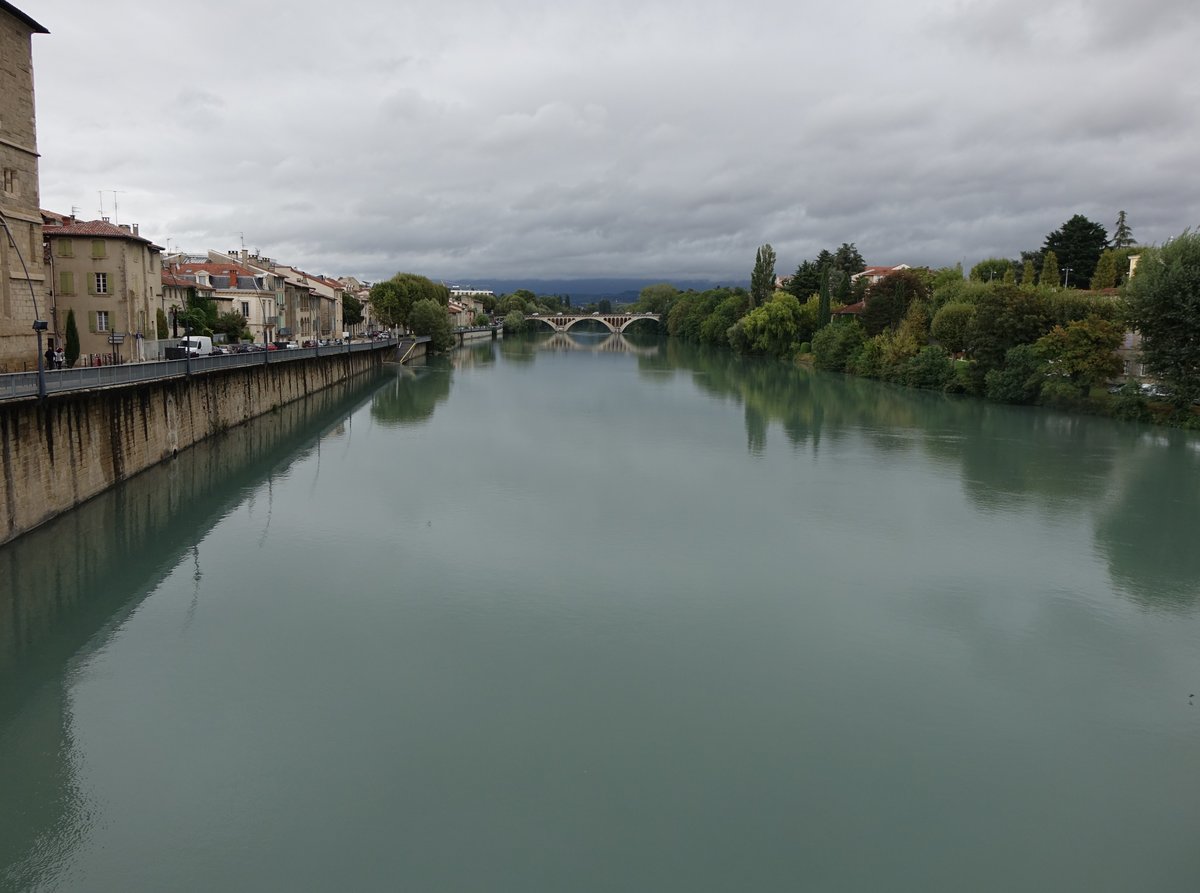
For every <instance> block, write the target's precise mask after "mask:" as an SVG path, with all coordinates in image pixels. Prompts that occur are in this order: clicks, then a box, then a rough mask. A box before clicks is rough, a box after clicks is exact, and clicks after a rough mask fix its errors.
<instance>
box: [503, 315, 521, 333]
mask: <svg viewBox="0 0 1200 893" xmlns="http://www.w3.org/2000/svg"><path fill="white" fill-rule="evenodd" d="M504 331H505V332H511V333H513V334H519V333H520V332H524V331H525V314H524V313H522V312H521V311H520V310H510V311H508V313H506V314H505V315H504Z"/></svg>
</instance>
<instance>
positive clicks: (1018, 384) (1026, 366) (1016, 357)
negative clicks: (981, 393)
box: [984, 344, 1045, 403]
mask: <svg viewBox="0 0 1200 893" xmlns="http://www.w3.org/2000/svg"><path fill="white" fill-rule="evenodd" d="M1042 368H1043V366H1042V360H1041V358H1040V357H1039V356H1038V354H1037V351H1036V350H1034V347H1033V345H1032V344H1018V345H1017V346H1016V347H1013V348H1010V349H1009V350H1008V351H1006V352H1005V354H1004V364H1003V365H1002V366H998V367H996V368H993V369H989V370H988V372H987V375H986V376H985V378H984V381H985V390H986V393H987V398H988V399H989V400H994V401H996V402H997V403H1032V402H1033V401H1034V400H1036V399H1037V397H1038V394H1039V393H1040V392H1041V389H1042V380H1043V379H1044V378H1045V375H1044V373H1043V372H1042Z"/></svg>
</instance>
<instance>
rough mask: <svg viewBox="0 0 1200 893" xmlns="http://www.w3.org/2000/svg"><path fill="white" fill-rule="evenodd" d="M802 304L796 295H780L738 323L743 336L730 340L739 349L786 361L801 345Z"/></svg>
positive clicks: (755, 309) (781, 293) (737, 325)
mask: <svg viewBox="0 0 1200 893" xmlns="http://www.w3.org/2000/svg"><path fill="white" fill-rule="evenodd" d="M800 318H801V311H800V302H799V301H798V300H797V299H796V296H795V295H792V294H788V293H787V292H780V293H779V294H777V295H775V296H774V297H772V298H771V299H770V300H769V301H767V303H765V304H763V305H762V306H761V307H756V308H754V309H753V310H751V311H750V312H749V313H747V314H746V315H745V316H744V317H742V318H741V320H740V321H738V322H737V323H736V324H735V326H734V328H740V329H741V337H738V336H734V337H731V338H730V343H731V344H733V345H734V348H735V349H740V350H742V351H744V352H747V353H761V354H768V355H770V356H775V357H780V358H781V359H786V358H788V357H790V356H792V354H794V353H795V352H796V348H797V347H798V346H799V345H800V339H799V337H798V336H799V333H800Z"/></svg>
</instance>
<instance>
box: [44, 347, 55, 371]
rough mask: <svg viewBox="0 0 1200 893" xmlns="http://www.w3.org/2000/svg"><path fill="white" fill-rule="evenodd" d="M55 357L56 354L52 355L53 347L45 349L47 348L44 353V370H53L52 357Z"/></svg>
mask: <svg viewBox="0 0 1200 893" xmlns="http://www.w3.org/2000/svg"><path fill="white" fill-rule="evenodd" d="M55 356H56V354H55V353H54V348H53V347H47V348H46V353H45V357H46V368H47V369H53V368H54V357H55Z"/></svg>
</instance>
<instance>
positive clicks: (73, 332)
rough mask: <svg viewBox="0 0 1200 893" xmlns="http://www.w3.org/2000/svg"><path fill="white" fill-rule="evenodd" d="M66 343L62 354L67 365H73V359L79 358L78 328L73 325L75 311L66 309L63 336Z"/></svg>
mask: <svg viewBox="0 0 1200 893" xmlns="http://www.w3.org/2000/svg"><path fill="white" fill-rule="evenodd" d="M64 337H65V339H66V342H67V343H66V345H65V346H64V347H63V355H64V357H65V359H66V361H67V365H68V366H74V365H75V361H76V360H78V359H79V329H78V327H76V325H75V311H74V310H68V311H67V332H66V335H65V336H64Z"/></svg>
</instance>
